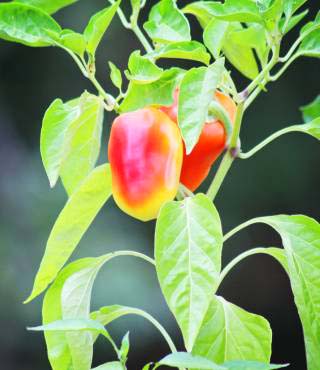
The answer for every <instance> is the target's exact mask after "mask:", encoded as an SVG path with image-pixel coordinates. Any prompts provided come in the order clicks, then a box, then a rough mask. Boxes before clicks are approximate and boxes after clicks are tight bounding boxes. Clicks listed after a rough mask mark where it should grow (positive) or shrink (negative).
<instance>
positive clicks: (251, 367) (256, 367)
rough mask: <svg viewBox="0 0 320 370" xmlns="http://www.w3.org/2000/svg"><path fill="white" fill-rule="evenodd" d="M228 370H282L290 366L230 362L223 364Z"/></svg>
mask: <svg viewBox="0 0 320 370" xmlns="http://www.w3.org/2000/svg"><path fill="white" fill-rule="evenodd" d="M223 366H224V367H226V368H227V369H228V370H274V369H282V368H284V367H287V366H289V365H287V364H285V365H273V364H264V363H262V362H257V361H228V362H225V363H224V364H223Z"/></svg>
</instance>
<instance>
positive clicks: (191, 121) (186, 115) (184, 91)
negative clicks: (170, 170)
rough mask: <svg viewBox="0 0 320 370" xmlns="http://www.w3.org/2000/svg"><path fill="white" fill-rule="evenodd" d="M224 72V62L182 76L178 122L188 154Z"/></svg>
mask: <svg viewBox="0 0 320 370" xmlns="http://www.w3.org/2000/svg"><path fill="white" fill-rule="evenodd" d="M223 72H224V60H223V59H218V60H217V61H216V62H215V63H214V64H212V65H210V66H209V67H200V68H193V69H190V70H189V71H188V72H187V73H186V74H185V76H184V78H183V80H182V82H181V86H180V94H179V106H178V122H179V126H180V129H181V133H182V136H183V139H184V142H185V144H186V151H187V154H189V153H190V152H191V151H192V149H193V147H194V146H195V145H196V143H197V141H198V139H199V136H200V134H201V131H202V128H203V126H204V124H205V122H206V120H207V115H208V110H209V105H210V103H211V101H212V100H213V96H214V91H215V90H216V88H217V86H218V84H219V82H220V80H221V78H222V74H223Z"/></svg>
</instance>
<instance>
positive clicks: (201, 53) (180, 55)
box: [148, 41, 210, 65]
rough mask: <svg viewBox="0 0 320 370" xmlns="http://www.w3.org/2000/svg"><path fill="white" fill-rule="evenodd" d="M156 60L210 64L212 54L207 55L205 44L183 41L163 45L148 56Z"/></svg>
mask: <svg viewBox="0 0 320 370" xmlns="http://www.w3.org/2000/svg"><path fill="white" fill-rule="evenodd" d="M148 55H149V56H150V57H151V58H154V59H156V60H157V59H163V58H170V59H189V60H194V61H197V62H201V63H204V64H207V65H208V64H209V62H210V54H208V53H207V51H206V48H205V47H204V45H203V44H201V43H200V42H198V41H182V42H174V43H172V44H168V45H163V46H160V47H158V48H157V49H155V50H154V51H153V52H152V53H149V54H148Z"/></svg>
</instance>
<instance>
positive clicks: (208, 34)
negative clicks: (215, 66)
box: [203, 18, 229, 59]
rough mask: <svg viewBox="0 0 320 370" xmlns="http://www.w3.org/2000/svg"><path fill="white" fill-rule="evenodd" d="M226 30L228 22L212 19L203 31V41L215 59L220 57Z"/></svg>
mask: <svg viewBox="0 0 320 370" xmlns="http://www.w3.org/2000/svg"><path fill="white" fill-rule="evenodd" d="M228 29H229V23H228V22H224V21H220V20H218V19H215V18H213V19H212V20H211V21H210V22H209V23H208V25H207V27H206V28H205V30H204V33H203V41H204V43H205V45H206V47H207V48H208V49H209V50H210V52H211V54H212V55H213V56H214V57H215V59H217V58H219V56H220V53H221V50H222V47H223V45H224V42H225V39H226V35H227V33H228Z"/></svg>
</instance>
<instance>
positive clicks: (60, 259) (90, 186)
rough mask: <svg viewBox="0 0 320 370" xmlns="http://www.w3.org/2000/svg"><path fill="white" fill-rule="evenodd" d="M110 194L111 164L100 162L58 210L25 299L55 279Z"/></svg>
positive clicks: (33, 296)
mask: <svg viewBox="0 0 320 370" xmlns="http://www.w3.org/2000/svg"><path fill="white" fill-rule="evenodd" d="M110 195H111V174H110V167H109V165H102V166H99V167H97V168H96V169H95V170H93V171H92V172H91V173H90V175H89V176H88V177H87V178H86V179H85V181H84V182H83V183H82V184H81V185H80V187H79V188H78V189H77V190H76V191H75V192H74V193H73V194H72V196H71V197H70V198H69V200H68V202H67V204H66V205H65V207H64V208H63V210H62V211H61V213H60V215H59V217H58V219H57V221H56V222H55V225H54V227H53V229H52V231H51V234H50V236H49V239H48V242H47V246H46V250H45V254H44V256H43V258H42V262H41V265H40V268H39V271H38V273H37V275H36V278H35V281H34V286H33V290H32V293H31V294H30V296H29V297H28V299H27V300H26V302H30V301H31V300H32V299H34V298H35V297H37V296H38V295H39V294H41V293H42V292H43V291H44V290H45V289H46V288H47V287H48V285H49V284H50V283H51V282H52V281H53V280H54V279H55V277H56V276H57V274H58V272H59V271H60V269H61V268H62V267H63V265H64V264H65V263H66V261H67V260H68V258H69V257H70V255H71V254H72V252H73V251H74V249H75V248H76V247H77V245H78V243H79V242H80V240H81V238H82V236H83V235H84V233H85V232H86V231H87V229H88V227H89V226H90V224H91V223H92V221H93V220H94V219H95V217H96V215H97V214H98V212H99V211H100V209H101V208H102V206H103V205H104V203H105V202H106V201H107V199H108V198H109V197H110Z"/></svg>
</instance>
